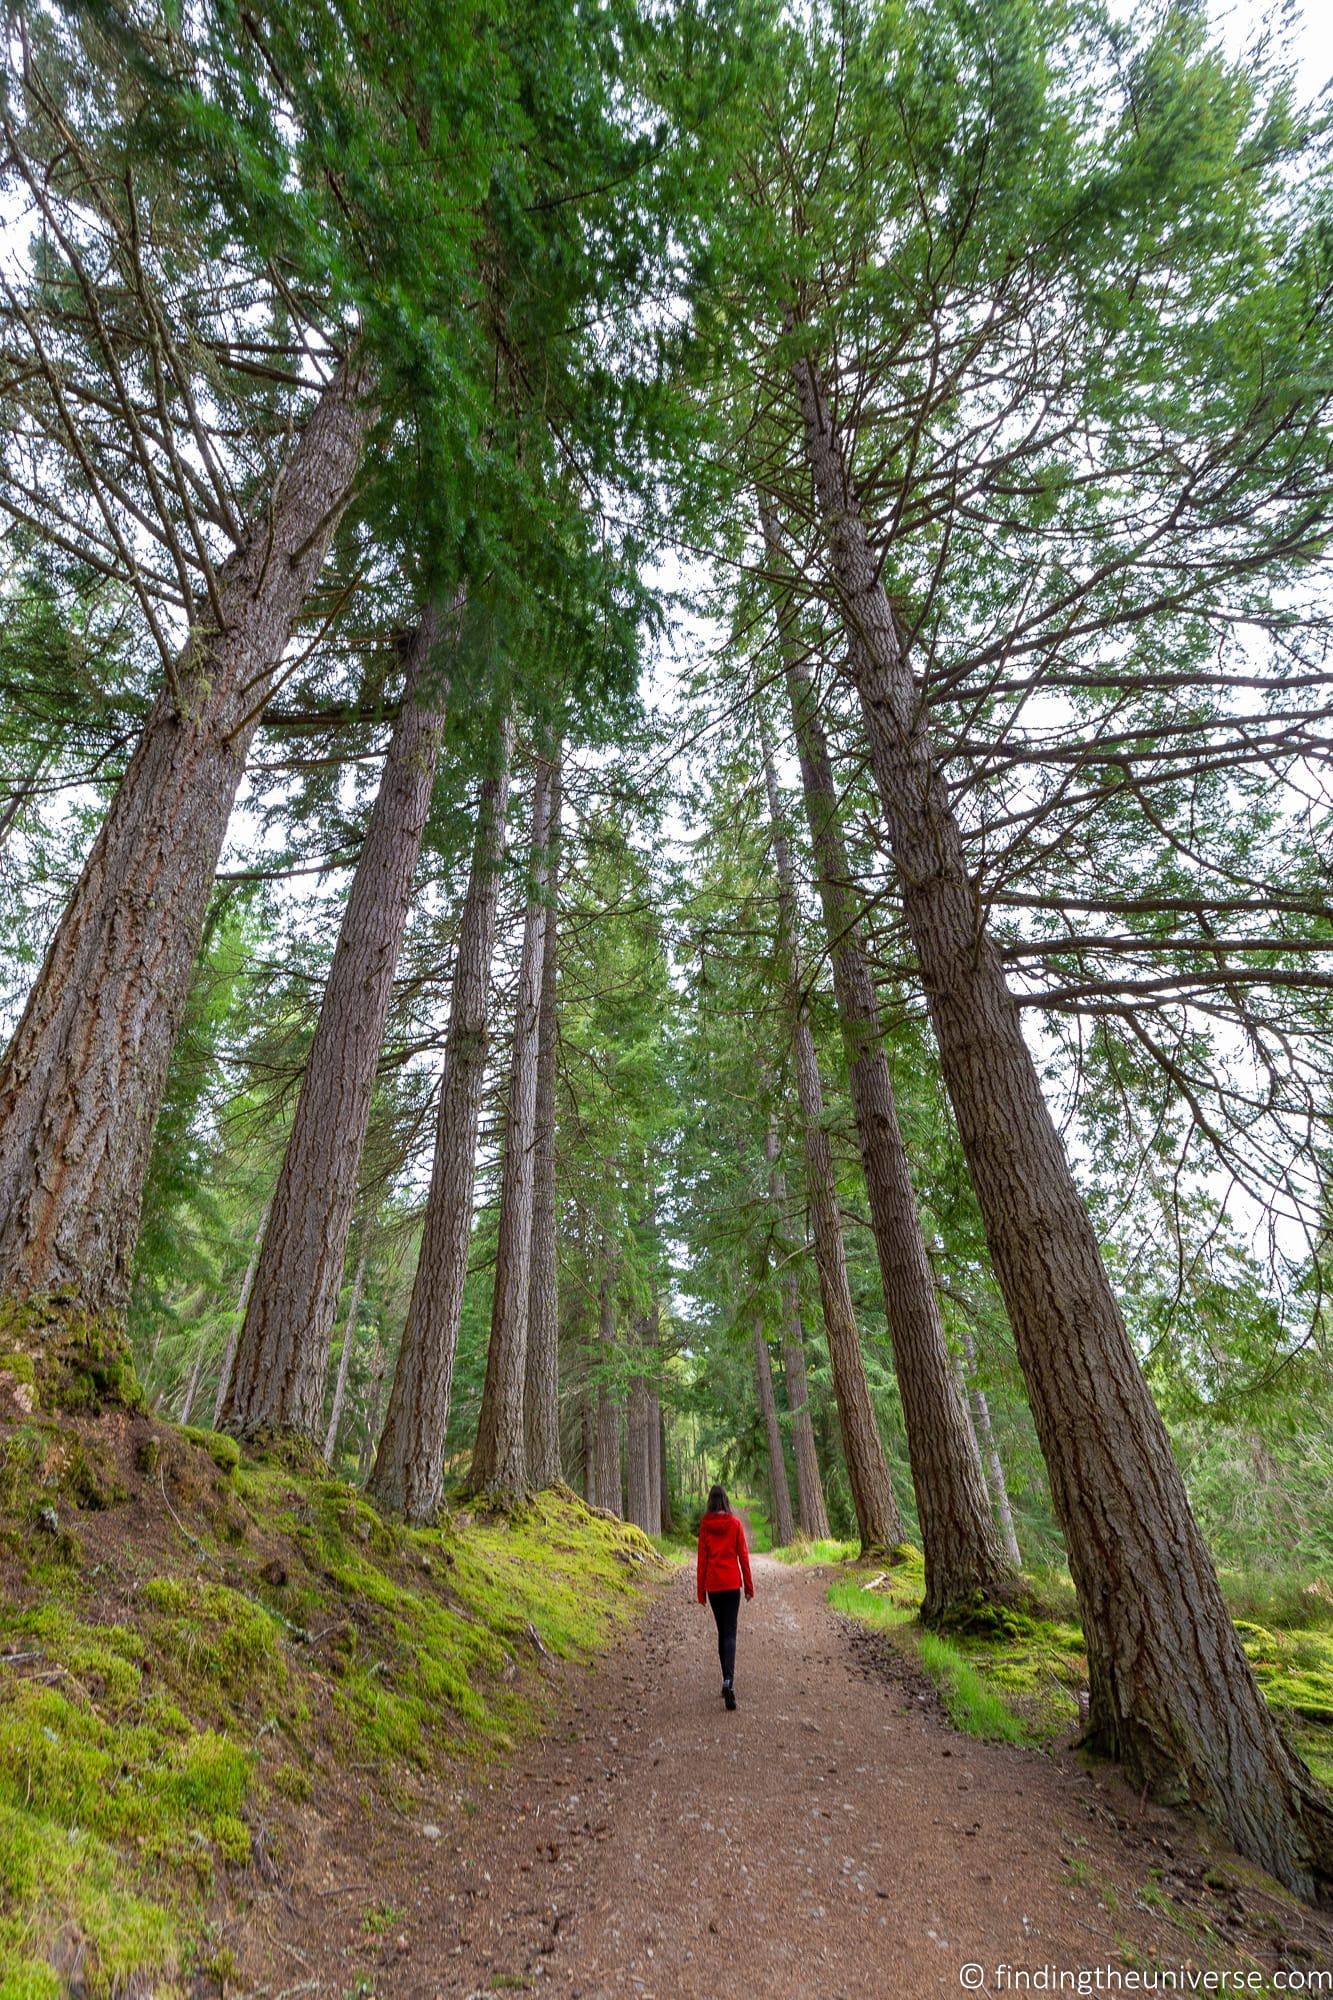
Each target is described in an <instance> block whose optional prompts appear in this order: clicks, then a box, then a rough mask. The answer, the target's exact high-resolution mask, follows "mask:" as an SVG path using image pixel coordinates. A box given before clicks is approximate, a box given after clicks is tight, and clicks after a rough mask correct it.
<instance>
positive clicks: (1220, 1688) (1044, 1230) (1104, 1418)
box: [793, 359, 1333, 1896]
mask: <svg viewBox="0 0 1333 2000" xmlns="http://www.w3.org/2000/svg"><path fill="white" fill-rule="evenodd" d="M793 372H794V378H795V384H796V391H797V395H798V398H799V402H800V408H801V415H802V420H803V423H804V429H805V439H806V445H807V449H808V454H809V460H810V466H811V471H812V473H813V476H814V484H815V491H816V495H817V498H818V502H819V505H820V509H821V513H822V518H823V524H824V530H825V534H826V536H827V540H828V545H829V551H830V555H831V558H832V566H833V573H834V576H835V579H836V582H837V587H838V591H839V596H840V600H841V608H842V612H843V618H844V623H845V628H846V632H847V638H848V646H849V653H850V659H851V666H852V671H853V673H854V675H855V678H856V683H857V688H858V691H859V693H860V697H861V705H862V710H863V713H864V716H865V722H866V730H867V736H868V739H869V745H870V753H871V760H872V764H873V768H874V774H875V779H876V783H877V785H878V787H879V792H880V796H881V799H882V801H883V805H884V810H885V816H886V819H887V822H888V828H889V836H890V840H891V843H892V851H893V858H894V865H895V868H896V870H897V874H898V880H899V885H900V888H901V892H902V898H903V912H904V916H905V919H906V922H907V926H908V929H909V932H910V934H911V937H912V942H913V945H914V947H915V950H916V954H917V959H918V963H919V965H920V968H921V977H922V983H923V986H924V989H925V994H926V1000H927V1004H928V1006H929V1009H930V1017H931V1022H932V1025H933V1027H934V1031H935V1037H936V1041H937V1043H938V1045H939V1051H940V1062H941V1066H942V1068H943V1071H944V1079H945V1083H946V1085H947V1087H948V1091H949V1096H950V1099H951V1101H952V1103H953V1107H954V1113H955V1116H956V1117H957V1120H958V1128H959V1132H960V1135H961V1137H962V1142H963V1149H964V1153H965V1155H966V1159H967V1164H968V1169H969V1171H970V1173H971V1177H972V1184H973V1186H974V1188H975V1190H976V1194H977V1200H978V1203H979V1205H980V1208H981V1214H982V1219H983V1221H984V1224H985V1229H986V1237H987V1242H988V1244H989V1246H990V1254H991V1260H992V1263H993V1265H994V1268H995V1273H996V1277H997V1278H998V1280H999V1283H1000V1287H1001V1290H1002V1292H1003V1295H1004V1301H1005V1305H1006V1307H1007V1308H1008V1313H1009V1319H1010V1323H1011V1325H1012V1326H1013V1329H1014V1337H1015V1341H1016V1344H1017V1348H1018V1357H1019V1361H1020V1363H1021V1365H1022V1368H1023V1374H1024V1378H1025V1380H1026V1382H1027V1388H1028V1394H1029V1397H1030V1399H1031V1403H1032V1411H1033V1416H1034V1418H1035V1421H1036V1426H1037V1434H1038V1437H1039V1439H1040V1441H1041V1446H1042V1451H1043V1453H1044V1454H1045V1458H1046V1465H1047V1470H1048V1472H1049V1475H1050V1482H1051V1495H1052V1499H1053V1501H1054V1504H1055V1509H1056V1514H1057V1517H1058V1519H1059V1521H1060V1525H1061V1527H1062V1529H1063V1531H1064V1537H1065V1544H1066V1547H1067V1549H1068V1552H1069V1565H1070V1569H1071V1571H1072V1573H1073V1577H1074V1582H1075V1585H1076V1587H1077V1590H1078V1596H1079V1604H1080V1608H1081V1611H1082V1618H1083V1631H1084V1637H1085V1640H1086V1643H1087V1649H1088V1667H1089V1678H1090V1682H1091V1713H1090V1723H1089V1732H1088V1734H1089V1739H1090V1741H1091V1743H1092V1745H1093V1746H1094V1747H1095V1748H1097V1749H1100V1750H1102V1751H1104V1752H1106V1753H1107V1754H1109V1755H1112V1756H1118V1757H1119V1758H1120V1759H1121V1760H1122V1761H1123V1763H1124V1764H1125V1767H1126V1769H1127V1771H1128V1773H1129V1775H1130V1777H1131V1778H1132V1779H1133V1780H1134V1781H1135V1782H1136V1783H1138V1784H1141V1785H1145V1786H1148V1787H1150V1788H1151V1789H1153V1790H1154V1791H1155V1792H1157V1793H1159V1794H1161V1795H1165V1796H1173V1797H1176V1798H1186V1797H1187V1798H1190V1799H1192V1800H1193V1801H1194V1803H1195V1804H1197V1805H1199V1806H1201V1807H1202V1808H1204V1809H1205V1810H1206V1811H1209V1812H1211V1813H1212V1814H1213V1815H1215V1816H1216V1817H1217V1818H1218V1819H1220V1820H1221V1821H1222V1822H1223V1823H1224V1824H1225V1826H1226V1827H1227V1829H1228V1831H1229V1832H1230V1834H1231V1837H1232V1839H1233V1840H1234V1841H1235V1843H1236V1845H1237V1847H1238V1848H1239V1849H1240V1850H1241V1852H1242V1853H1243V1854H1246V1855H1248V1856H1250V1857H1251V1858H1252V1859H1254V1860H1256V1861H1259V1862H1261V1863H1262V1864H1263V1865H1264V1866H1265V1867H1267V1868H1269V1869H1271V1870H1272V1872H1273V1873H1274V1874H1275V1875H1276V1876H1278V1878H1279V1879H1280V1880H1281V1881H1283V1882H1285V1883H1286V1884H1287V1885H1288V1886H1289V1887H1290V1888H1292V1889H1294V1890H1296V1891H1297V1892H1298V1893H1299V1894H1302V1895H1306V1896H1309V1895H1314V1894H1323V1895H1328V1894H1329V1893H1330V1892H1333V1809H1330V1807H1329V1804H1328V1801H1327V1799H1326V1797H1324V1796H1323V1795H1321V1794H1320V1792H1319V1791H1318V1789H1317V1788H1316V1786H1315V1785H1314V1782H1313V1780H1312V1779H1311V1777H1310V1775H1309V1773H1308V1771H1307V1770H1306V1769H1305V1767H1304V1765H1303V1764H1302V1763H1301V1762H1300V1761H1299V1759H1298V1758H1297V1757H1296V1756H1295V1755H1294V1754H1293V1753H1292V1752H1291V1751H1290V1750H1289V1749H1288V1748H1287V1746H1286V1744H1285V1743H1284V1742H1283V1740H1282V1738H1281V1736H1280V1735H1279V1733H1278V1730H1277V1727H1276V1725H1275V1723H1274V1721H1273V1718H1272V1716H1271V1714H1270V1713H1269V1711H1268V1709H1267V1707H1266V1705H1265V1703H1264V1700H1263V1697H1262V1695H1261V1694H1260V1693H1259V1690H1258V1687H1257V1686H1256V1683H1255V1679H1254V1675H1253V1673H1252V1671H1251V1669H1250V1665H1249V1662H1248V1660H1247V1659H1246V1657H1245V1653H1244V1651H1243V1649H1242V1647H1241V1643H1240V1639H1239V1637H1238V1635H1237V1633H1236V1629H1235V1627H1234V1625H1233V1624H1232V1622H1231V1619H1230V1617H1229V1616H1228V1613H1227V1608H1226V1605H1225V1603H1224V1601H1223V1598H1222V1594H1221V1591H1220V1589H1219V1588H1218V1583H1217V1578H1216V1575H1215V1574H1214V1571H1213V1567H1212V1564H1211V1562H1210V1561H1209V1558H1208V1552H1207V1550H1206V1549H1205V1547H1204V1544H1203V1540H1202V1537H1201V1536H1200V1534H1199V1531H1198V1528H1197V1526H1196V1525H1195V1522H1194V1519H1193V1516H1192V1515H1191V1513H1190V1507H1189V1500H1188V1498H1187V1496H1186V1492H1185V1484H1184V1481H1183V1479H1182V1477H1181V1474H1180V1470H1179V1468H1178V1466H1177V1465H1176V1462H1175V1459H1174V1457H1173V1456H1172V1452H1171V1445H1170V1441H1169V1439H1168V1437H1167V1434H1166V1428H1165V1426H1164V1424H1163V1423H1162V1420H1161V1417H1160V1416H1159V1414H1158V1411H1157V1408H1156V1406H1155V1404H1154V1403H1153V1400H1152V1397H1151V1395H1150V1393H1149V1391H1148V1387H1147V1384H1146V1382H1145V1381H1144V1378H1143V1374H1142V1371H1141V1370H1140V1368H1139V1365H1138V1362H1137V1360H1136V1358H1135V1355H1134V1351H1133V1348H1132V1346H1131V1344H1130V1341H1129V1337H1128V1335H1127V1333H1126V1331H1125V1326H1124V1322H1123V1320H1122V1319H1121V1316H1120V1311H1119V1307H1118V1305H1117V1302H1116V1299H1115V1296H1114V1294H1113V1293H1112V1290H1111V1287H1110V1284H1109V1282H1108V1279H1107V1276H1106V1271H1105V1268H1104V1267H1103V1264H1102V1260H1101V1255H1100V1251H1099V1248H1098V1244H1097V1239H1096V1235H1095V1234H1094V1231H1093V1228H1092V1223H1091V1220H1090V1218H1089V1216H1088V1212H1087V1209H1086V1206H1085V1204H1084V1202H1083V1200H1082V1198H1081V1196H1080V1195H1079V1192H1078V1188H1077V1186H1076V1185H1075V1182H1074V1177H1073V1175H1072V1173H1071V1172H1070V1168H1069V1162H1068V1160H1067V1159H1066V1157H1065V1153H1064V1149H1063V1147H1062V1146H1061V1143H1060V1138H1059V1135H1058V1133H1057V1131H1056V1129H1055V1124H1054V1121H1053V1120H1052V1118H1051V1114H1050V1111H1049V1108H1048V1106H1047V1104H1046V1101H1045V1099H1044V1097H1043V1095H1042V1090H1041V1084H1040V1080H1039V1078H1038V1075H1037V1071H1036V1066H1035V1064H1034V1063H1033V1060H1032V1056H1031V1053H1030V1052H1029V1050H1028V1047H1027V1044H1026V1042H1025V1040H1024V1038H1023V1032H1022V1028H1021V1025H1020V1022H1019V1015H1018V1009H1017V1007H1016V1005H1015V1003H1014V1000H1013V997H1012V995H1011V994H1010V992H1009V990H1008V987H1007V985H1006V982H1005V977H1004V971H1003V967H1002V965H1001V963H1000V959H999V956H998V954H997V952H996V950H995V948H994V946H993V945H992V943H991V942H990V939H989V937H988V936H987V933H986V925H985V914H984V910H983V908H982V904H981V900H980V898H979V896H978V894H977V890H976V886H975V884H974V883H973V882H972V880H971V878H970V877H969V875H968V872H967V865H966V861H965V858H964V854H963V847H962V840H961V836H960V834H959V829H958V824H957V821H956V820H955V818H954V815H953V811H952V808H951V806H950V803H949V798H948V792H947V789H946V787H945V784H944V781H943V778H942V775H941V772H940V769H939V766H938V763H937V761H936V758H935V754H934V750H933V747H932V744H931V741H930V737H929V733H928V728H927V721H926V715H925V711H924V707H923V704H922V701H921V697H920V693H919V690H918V689H917V687H916V686H915V684H914V680H913V675H912V671H911V667H910V665H909V663H908V661H907V659H906V656H905V654H904V652H903V649H902V646H901V643H900V639H899V633H898V628H897V624H896V621H895V619H894V615H893V610H892V607H891V605H890V603H889V600H888V597H887V595H886V593H885V590H884V587H883V584H882V582H881V580H880V568H879V565H878V563H877V561H876V558H875V555H874V552H873V551H872V550H871V548H870V544H869V538H868V535H867V532H866V527H865V523H864V521H863V520H862V518H861V515H860V513H859V511H858V507H857V502H856V495H855V489H854V487H853V485H852V481H851V476H850V471H849V468H848V465H847V463H846V460H845V457H844V454H843V450H842V445H841V441H840V439H839V437H838V436H837V433H836V431H835V429H834V425H833V422H832V418H831V415H830V411H829V406H828V403H827V400H826V398H825V396H824V393H823V388H822V385H821V383H820V381H819V379H818V376H817V373H816V370H815V368H814V365H813V363H812V362H811V361H809V360H808V359H802V360H800V361H798V362H797V363H796V364H795V366H794V371H793Z"/></svg>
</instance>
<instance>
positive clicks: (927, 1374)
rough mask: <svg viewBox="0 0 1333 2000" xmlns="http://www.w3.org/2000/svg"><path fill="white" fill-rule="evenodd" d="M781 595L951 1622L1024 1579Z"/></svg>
mask: <svg viewBox="0 0 1333 2000" xmlns="http://www.w3.org/2000/svg"><path fill="white" fill-rule="evenodd" d="M762 511H763V518H764V544H765V549H766V552H767V557H768V562H769V566H770V568H771V569H772V570H773V572H774V576H775V578H777V577H779V576H780V575H781V574H782V570H783V567H784V565H783V561H782V548H781V544H780V542H779V539H778V534H777V528H776V524H775V522H774V520H773V516H772V511H771V509H770V507H769V506H768V505H767V504H766V503H763V504H762ZM776 594H777V616H778V633H779V642H780V647H781V653H782V663H783V669H784V671H785V674H786V679H787V689H788V693H789V695H790V698H791V712H792V722H793V725H794V728H795V733H796V743H797V750H798V754H799V758H800V766H801V783H802V788H803V790H804V793H805V807H806V814H807V817H808V819H809V823H810V837H811V842H812V846H813V851H814V858H815V874H816V880H817V884H818V889H819V899H820V905H821V908H822V912H823V917H824V932H825V936H826V938H827V940H828V948H829V955H830V958H831V961H832V965H833V986H834V992H835V994H836V997H837V1002H838V1019H839V1023H840V1025H841V1028H842V1039H843V1048H844V1050H845V1052H846V1058H847V1074H848V1082H849V1084H850V1088H851V1098H852V1109H853V1112H854V1114H855V1118H856V1134H857V1141H858V1145H859V1148H860V1153H861V1164H862V1166H863V1168H864V1169H865V1178H866V1192H867V1195H868V1196H869V1203H870V1227H871V1233H872V1235H873V1236H874V1239H875V1249H876V1251H877V1253H878V1257H879V1270H880V1280H881V1283H882V1285H883V1289H884V1311H885V1318H886V1320H887V1322H888V1328H889V1336H890V1339H891V1340H892V1342H893V1356H894V1366H895V1369H896V1372H897V1376H898V1390H899V1393H900V1395H901V1397H902V1404H903V1422H904V1425H905V1427H906V1431H907V1454H908V1459H909V1461H910V1464H911V1469H912V1485H913V1488H914V1490H915V1492H916V1507H917V1518H918V1520H919V1521H920V1524H921V1545H922V1550H923V1553H924V1555H925V1564H926V1594H925V1599H924V1601H923V1603H922V1606H921V1617H922V1621H923V1622H924V1623H925V1624H927V1625H940V1624H942V1623H944V1622H945V1621H946V1620H947V1618H948V1617H949V1615H950V1614H951V1613H954V1614H956V1613H960V1612H966V1610H967V1609H968V1607H970V1606H973V1605H975V1603H976V1602H977V1601H978V1599H980V1600H983V1601H984V1600H987V1599H994V1598H1000V1599H1003V1598H1005V1597H1009V1596H1012V1594H1013V1591H1014V1583H1015V1579H1014V1574H1013V1571H1012V1569H1011V1567H1010V1565H1009V1563H1008V1561H1007V1560H1006V1558H1005V1554H1004V1551H1003V1549H1002V1548H1001V1546H1000V1541H999V1537H998V1536H997V1534H996V1532H995V1525H994V1522H993V1521H992V1519H991V1511H990V1506H989V1504H988V1502H987V1498H986V1487H985V1483H984V1480H983V1477H982V1471H981V1464H980V1461H979V1459H978V1457H977V1454H976V1452H975V1451H974V1450H973V1448H972V1440H971V1437H970V1435H969V1428H968V1422H967V1414H966V1411H965V1408H964V1405H963V1399H962V1397H961V1396H960V1394H959V1392H958V1384H957V1381H956V1380H955V1377H954V1372H953V1367H952V1364H951V1361H950V1357H949V1344H948V1342H947V1341H946V1339H945V1337H944V1326H943V1323H942V1321H941V1319H940V1310H939V1300H938V1297H937V1296H936V1292H935V1281H934V1278H933V1277H932V1275H931V1269H930V1260H929V1258H928V1257H927V1255H926V1246H925V1242H924V1240H923V1238H922V1235H921V1221H920V1216H919V1214H918V1212H917V1205H916V1193H915V1190H914V1189H913V1186H912V1175H911V1170H910V1168H909V1166H908V1160H907V1148H906V1146H905V1145H904V1144H903V1136H902V1130H901V1128H900V1126H899V1124H898V1110H897V1106H896V1104H895V1102H894V1096H893V1084H892V1081H891V1079H890V1076H889V1064H888V1058H887V1056H886V1055H885V1053H884V1029H883V1024H882V1023H881V1020H880V1014H879V1002H878V1000H877V998H876V995H875V982H874V978H873V976H872V974H871V970H870V963H869V960H868V959H867V957H866V951H865V945H864V942H863V939H862V934H861V924H860V917H859V911H858V905H857V898H856V895H855V893H854V891H853V889H852V884H851V880H850V877H849V874H848V869H847V853H846V848H845V846H844V844H843V838H842V828H841V826H840V824H839V820H838V795H837V789H836V787H835V784H834V779H833V766H832V764H831V762H830V761H829V753H828V743H827V740H826V738H825V735H824V730H823V725H822V724H821V722H820V719H819V715H818V712H817V708H816V704H815V693H814V689H813V687H812V686H811V683H810V677H809V674H808V673H807V671H806V667H805V663H804V661H803V660H802V659H801V657H800V653H799V649H798V646H797V643H796V635H795V632H794V631H793V629H792V621H793V607H792V602H791V597H790V593H789V592H787V593H784V592H782V591H781V589H780V586H779V587H778V589H777V592H776Z"/></svg>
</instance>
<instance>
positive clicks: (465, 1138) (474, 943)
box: [370, 720, 513, 1524]
mask: <svg viewBox="0 0 1333 2000" xmlns="http://www.w3.org/2000/svg"><path fill="white" fill-rule="evenodd" d="M512 742H513V726H512V724H511V723H510V722H509V721H508V720H506V721H505V722H503V723H502V724H501V729H500V743H499V753H498V760H497V766H496V771H495V775H494V776H493V777H491V778H488V779H487V780H486V782H485V783H484V784H483V786H482V788H481V797H480V801H479V804H478V814H477V833H476V840H475V843H474V846H473V852H472V868H471V873H470V875H469V877H468V886H467V894H466V896H465V897H464V899H463V911H462V915H461V916H460V918H459V923H458V945H457V951H456V955H455V959H454V975H453V985H452V990H451V992H450V998H449V1028H448V1032H447V1034H446V1036H445V1043H444V1063H443V1067H442V1070H441V1074H440V1097H439V1107H438V1110H437V1113H436V1119H435V1158H434V1162H433V1164H432V1167H431V1177H430V1191H429V1193H428V1195H427V1197H426V1214H425V1219H424V1221H423V1224H422V1231H421V1253H420V1256H419V1257H418V1259H417V1268H416V1276H415V1278H414V1279H413V1283H412V1297H411V1301H410V1303H409V1305H408V1308H407V1321H406V1324H405V1325H404V1327H403V1337H402V1341H401V1343H400V1345H399V1349H398V1360H397V1364H396V1366H395V1369H394V1377H393V1388H392V1390H391V1391H390V1395H389V1411H388V1415H387V1417H386V1418H385V1422H384V1434H383V1436H382V1437H381V1438H380V1441H379V1449H378V1452H377V1453H376V1457H375V1469H374V1471H373V1473H372V1474H371V1478H370V1491H371V1493H372V1494H373V1495H374V1497H375V1499H376V1500H377V1501H378V1502H379V1504H380V1506H381V1507H383V1508H385V1509H386V1510H387V1511H389V1512H391V1513H398V1514H403V1515H405V1516H406V1517H407V1519H408V1520H409V1521H414V1522H417V1523H418V1524H424V1523H427V1522H430V1521H433V1520H434V1519H435V1516H436V1515H437V1513H438V1512H439V1509H440V1502H441V1499H442V1498H443V1495H444V1444H445V1436H446V1433H447V1431H448V1428H449V1399H450V1395H451V1393H452V1389H453V1376H454V1353H455V1350H456V1348H457V1345H458V1324H459V1319H460V1316H461V1314H462V1310H463V1286H464V1282H465V1280H466V1278H467V1253H468V1243H469V1241H470V1238H471V1233H472V1195H473V1185H474V1181H475V1175H476V1150H477V1125H478V1121H479V1119H480V1116H481V1099H482V1091H483V1087H484V1085H485V1081H486V1061H487V1053H488V1049H489V1043H490V1037H489V1020H490V987H491V960H492V957H493V956H494V952H495V920H496V906H497V903H498V901H499V894H500V869H501V865H502V861H503V856H504V828H505V813H506V810H507V807H508V799H509V755H510V749H511V745H512Z"/></svg>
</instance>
